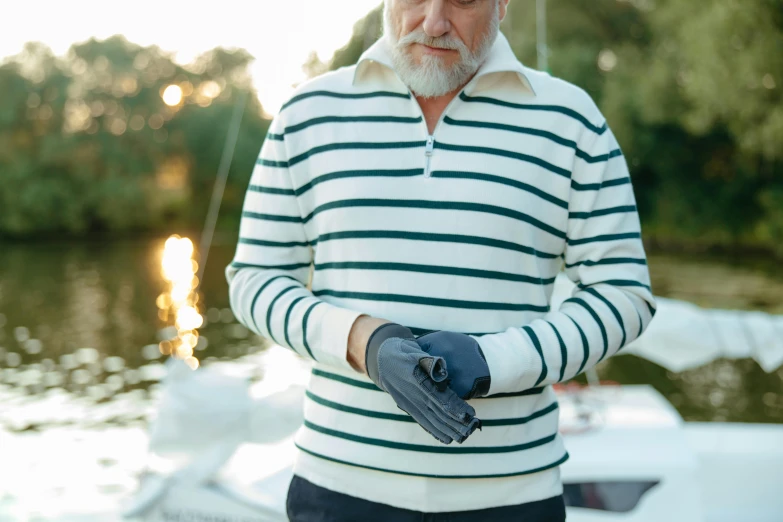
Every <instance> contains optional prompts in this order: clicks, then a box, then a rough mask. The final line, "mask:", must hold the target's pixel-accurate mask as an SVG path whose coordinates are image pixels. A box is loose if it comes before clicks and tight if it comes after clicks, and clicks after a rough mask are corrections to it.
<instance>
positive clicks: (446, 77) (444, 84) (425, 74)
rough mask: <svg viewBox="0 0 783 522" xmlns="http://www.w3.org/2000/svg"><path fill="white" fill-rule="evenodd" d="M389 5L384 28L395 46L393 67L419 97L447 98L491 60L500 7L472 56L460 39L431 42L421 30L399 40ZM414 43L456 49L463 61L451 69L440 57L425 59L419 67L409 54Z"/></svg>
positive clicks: (393, 48)
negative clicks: (444, 96) (485, 62)
mask: <svg viewBox="0 0 783 522" xmlns="http://www.w3.org/2000/svg"><path fill="white" fill-rule="evenodd" d="M388 5H389V4H388V2H387V3H386V7H385V8H384V16H383V26H384V33H385V34H386V35H387V37H388V39H389V41H390V42H391V44H392V49H391V55H392V65H393V66H394V70H395V71H396V72H397V75H398V76H399V77H400V79H401V80H402V81H403V83H405V85H407V86H408V88H410V90H411V91H413V92H414V93H415V94H416V95H418V96H423V97H425V98H434V97H438V96H443V95H445V94H448V93H450V92H454V91H456V90H457V89H459V88H460V87H462V86H463V85H465V84H466V83H468V81H469V80H470V78H471V77H472V76H473V75H474V74H476V71H478V69H479V67H480V66H481V64H482V63H484V60H486V59H487V56H488V55H489V52H490V50H491V49H492V45H493V44H494V43H495V40H496V39H497V36H498V32H499V31H500V13H499V8H497V7H496V9H495V16H494V17H493V18H492V24H491V25H490V27H489V29H488V30H487V34H486V35H484V38H482V40H481V43H480V44H479V46H478V48H477V49H476V51H475V52H471V51H470V49H468V47H467V45H465V43H464V42H462V40H460V39H459V38H457V37H456V36H450V35H446V36H440V37H437V38H431V37H429V36H427V35H426V34H425V33H424V31H422V30H421V29H418V30H416V31H413V32H411V33H408V34H406V35H405V36H403V37H402V38H399V39H398V38H397V36H396V35H397V32H398V31H397V29H398V28H397V27H396V25H395V22H394V20H392V17H391V13H390V11H389V8H388ZM412 43H421V44H425V45H429V46H431V47H439V48H443V49H454V50H457V51H459V55H460V59H459V61H458V62H456V63H455V64H453V65H451V66H447V65H446V64H445V62H444V60H443V59H442V58H441V57H439V56H432V55H423V56H422V57H421V64H417V63H416V62H415V61H414V59H413V56H412V55H411V53H410V51H409V46H410V44H412Z"/></svg>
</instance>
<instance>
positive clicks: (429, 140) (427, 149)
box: [424, 135, 435, 178]
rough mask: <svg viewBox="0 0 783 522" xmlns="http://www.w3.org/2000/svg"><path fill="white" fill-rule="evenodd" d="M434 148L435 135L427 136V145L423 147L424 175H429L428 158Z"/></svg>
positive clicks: (426, 176) (430, 156)
mask: <svg viewBox="0 0 783 522" xmlns="http://www.w3.org/2000/svg"><path fill="white" fill-rule="evenodd" d="M434 149H435V136H433V135H429V136H427V145H426V146H425V147H424V177H425V178H429V177H430V160H431V159H432V151H433V150H434Z"/></svg>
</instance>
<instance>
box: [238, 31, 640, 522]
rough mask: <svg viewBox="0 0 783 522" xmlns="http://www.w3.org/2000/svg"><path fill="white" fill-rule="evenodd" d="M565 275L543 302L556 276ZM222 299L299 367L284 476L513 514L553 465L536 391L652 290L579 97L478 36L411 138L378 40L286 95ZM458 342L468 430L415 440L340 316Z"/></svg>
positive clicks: (579, 359) (613, 156)
mask: <svg viewBox="0 0 783 522" xmlns="http://www.w3.org/2000/svg"><path fill="white" fill-rule="evenodd" d="M563 270H565V273H566V274H567V276H568V277H569V278H570V279H571V280H572V281H574V282H576V283H577V285H578V286H577V287H576V290H575V292H574V294H573V296H572V297H571V298H570V299H568V300H567V301H566V302H565V303H563V304H562V306H560V307H559V309H557V310H552V309H550V304H549V303H550V296H551V294H552V289H553V285H554V280H555V277H556V275H557V274H558V273H559V272H561V271H563ZM226 271H227V277H228V280H229V282H230V297H231V305H232V308H233V310H234V312H235V313H236V315H237V317H238V318H239V320H240V321H241V322H242V323H243V324H245V325H246V326H248V327H249V328H250V329H252V330H253V331H255V332H257V333H259V334H260V335H262V336H265V337H268V338H270V339H272V340H274V341H275V342H276V343H278V344H280V345H283V346H287V347H290V348H291V349H292V350H294V351H295V352H296V353H298V354H300V355H301V356H303V357H308V358H311V359H313V360H314V361H315V364H314V367H313V371H312V377H311V380H310V383H309V387H308V391H307V397H306V401H305V422H304V425H303V426H302V428H301V429H300V430H299V432H298V434H297V436H296V444H297V446H298V448H299V449H300V451H299V456H298V458H297V463H296V466H295V472H296V473H297V474H299V475H301V476H303V477H305V478H307V479H308V480H310V481H311V482H314V483H316V484H318V485H321V486H322V487H326V488H329V489H332V490H335V491H339V492H342V493H346V494H349V495H352V496H356V497H361V498H365V499H368V500H372V501H375V502H382V503H385V504H390V505H394V506H398V507H402V508H407V509H413V510H417V511H426V512H441V511H456V510H470V509H481V508H486V507H492V506H501V505H512V504H519V503H523V502H528V501H535V500H540V499H544V498H548V497H551V496H554V495H557V494H559V493H560V491H561V487H562V486H561V484H560V478H559V470H558V466H559V465H560V464H562V463H563V462H565V460H566V459H567V458H568V454H567V452H566V449H565V448H564V445H563V442H562V440H561V437H560V436H559V435H558V406H557V401H556V400H555V396H554V393H553V391H552V389H551V386H550V385H552V384H554V383H557V382H561V381H565V380H568V379H571V378H572V377H574V376H576V375H577V374H579V373H581V372H582V371H584V370H585V369H588V368H590V367H592V366H594V365H595V364H597V363H598V362H600V361H602V360H604V359H606V358H607V357H610V356H611V355H613V354H615V353H617V351H618V350H620V349H621V348H622V347H623V346H624V345H626V344H627V343H629V342H630V341H632V340H633V339H635V338H636V337H637V336H639V335H640V334H641V333H642V331H643V330H644V329H645V327H646V326H647V325H648V324H649V322H650V320H651V319H652V316H653V314H654V311H655V309H654V299H653V296H652V294H651V291H650V286H649V274H648V270H647V263H646V259H645V253H644V249H643V246H642V242H641V237H640V225H639V219H638V214H637V211H636V206H635V200H634V195H633V190H632V185H631V180H630V177H629V174H628V169H627V166H626V162H625V160H624V158H623V155H622V152H621V151H620V149H619V147H618V144H617V141H616V140H615V137H614V136H613V134H612V132H611V130H609V129H608V128H607V125H606V122H605V120H604V118H603V116H602V115H601V113H600V112H599V110H598V108H597V107H596V106H595V104H594V103H593V101H592V100H591V99H590V97H589V96H588V95H587V94H586V93H585V92H584V91H582V90H580V89H579V88H577V87H574V86H573V85H571V84H569V83H566V82H564V81H562V80H559V79H556V78H553V77H551V76H549V75H547V74H544V73H541V72H537V71H534V70H531V69H528V68H526V67H524V66H523V65H522V64H520V63H519V61H518V60H517V59H516V58H515V56H514V54H513V52H512V51H511V48H510V46H509V44H508V41H507V40H506V39H505V37H503V36H502V35H500V36H499V37H498V40H497V41H496V43H495V44H494V46H493V48H492V51H491V53H490V56H489V58H488V59H487V61H486V62H485V63H484V64H483V65H482V67H481V68H480V70H479V72H478V73H477V75H476V76H475V77H474V78H473V80H471V81H470V83H469V84H468V85H467V86H466V87H465V88H464V89H463V90H462V91H461V92H460V93H459V95H458V96H457V97H456V98H455V99H454V101H453V102H452V103H451V104H450V105H449V106H448V107H447V109H446V110H445V112H444V114H443V116H442V117H441V120H440V121H439V123H438V124H437V127H436V128H435V130H434V132H433V134H432V135H430V134H429V132H428V129H427V126H426V123H425V121H424V119H423V117H422V113H421V110H420V108H419V106H418V104H417V102H416V100H415V98H414V97H413V96H412V95H411V93H410V92H409V91H408V89H407V87H406V86H405V85H404V84H403V83H402V82H401V81H400V80H399V78H398V77H397V75H396V74H395V73H394V71H393V69H392V67H391V60H390V58H389V52H388V43H387V42H386V40H385V39H381V40H380V41H379V42H377V43H376V44H375V45H374V46H373V47H371V48H370V49H369V50H368V51H367V52H365V54H364V55H363V56H362V58H361V60H360V61H359V63H358V64H357V65H356V66H353V67H346V68H342V69H340V70H338V71H335V72H332V73H329V74H326V75H324V76H321V77H319V78H316V79H314V80H311V81H309V82H308V83H305V84H304V85H302V86H300V87H299V89H298V91H297V92H296V93H295V95H294V96H293V97H292V98H291V99H290V101H288V103H286V104H285V105H284V107H283V108H282V110H281V112H280V114H279V115H278V116H277V117H276V118H275V119H274V121H273V122H272V126H271V128H270V133H269V135H268V136H267V138H266V140H265V142H264V144H263V147H262V149H261V153H260V156H259V158H258V161H257V165H256V168H255V170H254V172H253V175H252V179H251V182H250V187H249V189H248V191H247V195H246V199H245V204H244V211H243V213H242V221H241V226H240V240H239V244H238V247H237V251H236V256H235V259H234V261H233V262H232V264H231V265H230V266H229V267H227V269H226ZM361 314H369V315H371V316H374V317H379V318H383V319H387V320H391V321H394V322H397V323H400V324H403V325H405V326H408V327H410V328H411V329H412V330H413V331H414V333H416V334H417V335H418V334H422V333H425V332H428V331H433V330H451V331H456V332H463V333H468V334H470V335H473V336H475V338H476V339H477V340H478V342H479V344H480V345H481V347H482V349H483V352H484V354H485V356H486V359H487V362H488V364H489V368H490V372H491V375H492V386H491V389H490V395H489V396H488V397H485V398H480V399H474V400H472V401H471V404H472V405H473V406H474V408H475V409H476V412H477V416H478V417H479V418H480V419H482V421H483V430H482V431H480V432H476V433H474V434H473V435H472V436H471V437H470V438H469V439H468V440H467V441H466V442H465V443H464V444H462V445H456V444H453V445H450V446H445V445H442V444H440V443H439V442H437V441H436V440H435V439H433V438H432V436H430V435H429V434H428V433H426V432H425V431H424V430H423V429H421V428H420V427H419V426H418V425H417V424H416V423H415V422H413V420H412V419H411V418H410V417H409V416H408V415H407V414H405V413H404V412H403V411H401V410H400V409H399V408H397V406H396V405H395V403H394V402H393V400H392V399H391V397H390V396H389V395H387V394H386V393H383V392H381V391H380V390H379V389H378V388H376V386H375V385H374V384H373V383H372V382H371V381H370V380H369V379H368V378H367V377H366V376H364V375H360V374H358V373H356V372H355V371H354V370H353V369H352V368H351V367H350V365H349V364H348V363H347V361H346V350H347V338H348V334H349V332H350V329H351V326H352V324H353V322H354V320H355V319H356V318H357V317H358V316H359V315H361Z"/></svg>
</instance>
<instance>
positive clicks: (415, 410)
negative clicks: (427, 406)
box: [398, 401, 459, 444]
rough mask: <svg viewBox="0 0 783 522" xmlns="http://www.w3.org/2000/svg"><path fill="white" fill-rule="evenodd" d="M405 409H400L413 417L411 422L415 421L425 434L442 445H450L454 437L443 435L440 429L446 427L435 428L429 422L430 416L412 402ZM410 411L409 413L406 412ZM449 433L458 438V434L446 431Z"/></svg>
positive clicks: (432, 423)
mask: <svg viewBox="0 0 783 522" xmlns="http://www.w3.org/2000/svg"><path fill="white" fill-rule="evenodd" d="M406 406H407V409H405V408H401V407H400V406H398V408H400V409H401V410H402V411H404V412H405V413H407V414H408V415H410V416H411V417H413V420H415V421H416V422H417V423H418V424H419V426H421V427H422V429H424V431H426V432H427V433H429V434H430V435H432V436H433V437H435V438H436V439H438V440H439V441H440V442H442V443H443V444H451V442H452V441H453V440H454V437H453V436H452V435H449V434H448V433H444V431H443V429H442V428H447V426H440V427H436V425H435V423H434V422H432V420H431V415H428V414H427V413H425V412H423V411H422V410H421V409H420V408H419V407H418V406H416V405H415V404H414V403H412V402H410V401H409V402H408V404H407V405H406ZM408 410H410V411H408ZM448 432H449V433H452V434H453V435H456V436H459V434H458V433H454V431H453V430H450V429H449V430H448Z"/></svg>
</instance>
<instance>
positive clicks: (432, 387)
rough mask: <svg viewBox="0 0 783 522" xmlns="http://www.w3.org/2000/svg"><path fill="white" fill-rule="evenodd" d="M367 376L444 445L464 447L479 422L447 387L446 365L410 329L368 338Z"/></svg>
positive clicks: (390, 328)
mask: <svg viewBox="0 0 783 522" xmlns="http://www.w3.org/2000/svg"><path fill="white" fill-rule="evenodd" d="M365 364H366V366H367V374H368V375H369V376H370V379H372V381H373V382H374V383H375V384H376V385H378V387H379V388H380V389H381V390H383V391H385V392H386V393H388V394H389V395H391V396H392V399H394V402H396V403H397V406H398V407H399V408H400V409H401V410H403V411H404V412H406V413H408V414H409V415H410V416H411V417H413V419H414V420H415V421H416V422H418V423H419V425H420V426H421V427H422V428H424V429H425V430H426V431H427V432H429V433H430V434H431V435H432V436H433V437H435V438H436V439H438V440H439V441H441V442H442V443H444V444H450V443H451V441H452V440H456V441H457V442H458V443H460V444H461V443H463V442H464V441H465V439H467V438H468V437H469V436H470V434H471V433H473V432H474V431H475V430H476V428H480V427H481V421H480V420H479V419H477V418H476V411H475V410H474V409H473V407H471V406H470V405H469V404H468V403H466V402H465V401H463V400H462V399H460V398H459V397H458V396H457V395H456V394H455V393H454V392H453V391H452V390H451V389H450V388H449V387H448V372H447V371H446V361H444V360H443V358H441V357H433V356H431V355H428V354H427V353H425V352H423V351H422V350H421V348H419V345H418V344H416V341H415V337H414V335H413V333H412V332H411V331H410V330H409V329H408V328H406V327H404V326H401V325H399V324H395V323H387V324H384V325H381V326H380V327H378V328H377V329H376V330H375V331H374V332H373V334H372V335H371V336H370V339H369V341H368V342H367V348H366V351H365Z"/></svg>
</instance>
